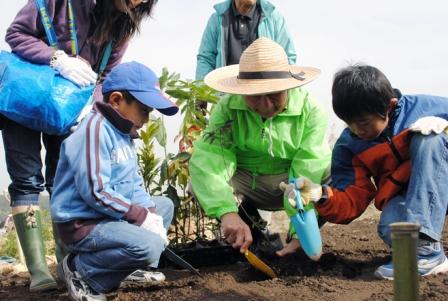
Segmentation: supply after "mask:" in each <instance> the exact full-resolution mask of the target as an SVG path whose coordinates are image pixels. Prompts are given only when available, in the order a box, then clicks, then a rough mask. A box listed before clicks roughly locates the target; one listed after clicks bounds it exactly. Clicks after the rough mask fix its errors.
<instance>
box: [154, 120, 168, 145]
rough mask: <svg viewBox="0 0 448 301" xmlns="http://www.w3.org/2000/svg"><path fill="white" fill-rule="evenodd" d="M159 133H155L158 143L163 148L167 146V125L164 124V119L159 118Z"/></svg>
mask: <svg viewBox="0 0 448 301" xmlns="http://www.w3.org/2000/svg"><path fill="white" fill-rule="evenodd" d="M156 123H157V131H156V132H155V138H156V139H157V142H159V144H160V145H161V146H163V147H165V146H166V128H165V124H164V123H163V119H162V118H158V119H157V121H156Z"/></svg>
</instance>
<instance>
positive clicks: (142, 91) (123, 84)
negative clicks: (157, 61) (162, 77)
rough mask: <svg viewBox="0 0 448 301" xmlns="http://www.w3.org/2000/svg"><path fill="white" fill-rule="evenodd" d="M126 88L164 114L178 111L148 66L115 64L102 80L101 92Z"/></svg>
mask: <svg viewBox="0 0 448 301" xmlns="http://www.w3.org/2000/svg"><path fill="white" fill-rule="evenodd" d="M120 90H126V91H128V92H129V93H130V94H131V95H132V96H134V97H135V98H136V99H137V100H138V101H140V102H141V103H142V104H144V105H145V106H148V107H151V108H154V109H156V110H158V111H159V112H160V113H162V114H164V115H174V114H176V113H177V111H179V108H178V107H177V106H176V104H175V103H173V102H172V101H170V100H169V99H168V98H167V97H165V96H164V95H163V93H162V91H160V87H159V78H158V77H157V75H156V74H155V73H154V72H153V71H152V70H151V69H149V68H148V67H146V66H145V65H143V64H140V63H137V62H129V63H122V64H120V65H117V66H115V67H114V68H113V69H112V71H111V72H110V73H109V74H108V75H107V76H106V79H105V80H104V82H103V88H102V92H103V94H106V93H108V92H112V91H120Z"/></svg>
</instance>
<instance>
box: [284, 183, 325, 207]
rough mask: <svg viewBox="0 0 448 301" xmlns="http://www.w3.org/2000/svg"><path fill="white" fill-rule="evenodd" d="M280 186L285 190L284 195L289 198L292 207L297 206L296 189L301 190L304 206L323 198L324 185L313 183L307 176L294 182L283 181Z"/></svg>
mask: <svg viewBox="0 0 448 301" xmlns="http://www.w3.org/2000/svg"><path fill="white" fill-rule="evenodd" d="M279 188H280V189H281V190H282V191H283V195H284V197H287V198H288V202H289V203H290V204H291V206H292V207H297V206H296V201H295V198H296V192H295V189H298V190H300V196H301V199H302V203H303V205H304V206H306V205H307V204H308V203H309V202H314V203H315V202H318V201H319V200H320V199H321V198H322V186H321V185H319V184H316V183H313V182H312V181H311V180H310V179H308V178H306V177H299V178H297V179H296V180H294V183H289V184H286V183H285V182H281V183H280V184H279Z"/></svg>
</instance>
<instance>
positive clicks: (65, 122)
mask: <svg viewBox="0 0 448 301" xmlns="http://www.w3.org/2000/svg"><path fill="white" fill-rule="evenodd" d="M35 3H36V7H37V8H38V10H39V12H40V15H41V20H42V22H43V23H44V28H45V30H46V34H47V37H48V40H49V42H50V44H51V45H52V46H53V47H54V48H56V49H57V40H56V34H55V32H54V28H53V26H52V24H51V22H49V21H48V20H49V18H48V14H47V12H46V7H45V2H44V1H43V0H35ZM69 9H71V1H69ZM69 15H71V16H73V14H69ZM69 23H70V24H69V25H70V32H71V34H72V42H73V43H72V44H73V47H72V48H73V52H75V54H76V53H77V51H78V50H77V41H76V29H75V26H74V20H73V19H70V20H69ZM111 50H112V44H111V43H109V44H108V45H107V48H106V50H105V51H104V55H103V58H102V60H101V64H100V68H99V73H101V72H102V71H104V69H105V67H106V65H107V61H108V59H109V56H110V53H111ZM94 90H95V85H90V86H87V87H83V88H81V87H79V86H77V85H76V84H74V83H72V82H71V81H69V80H68V79H65V78H64V77H62V76H60V75H59V73H58V72H57V71H55V70H54V69H53V68H51V67H50V66H48V65H37V64H33V63H30V62H28V61H26V60H24V59H22V58H20V57H19V56H18V55H16V54H14V53H10V52H6V51H1V52H0V114H3V115H4V116H6V117H8V118H9V119H12V120H14V121H15V122H17V123H19V124H21V125H23V126H26V127H28V128H31V129H33V130H37V131H41V132H44V133H46V134H51V135H62V134H66V133H68V132H69V130H70V128H71V127H72V126H73V125H74V124H75V123H76V119H77V117H78V116H79V114H80V113H81V111H82V109H83V108H84V107H85V106H86V105H87V104H89V103H90V102H91V101H92V95H93V92H94Z"/></svg>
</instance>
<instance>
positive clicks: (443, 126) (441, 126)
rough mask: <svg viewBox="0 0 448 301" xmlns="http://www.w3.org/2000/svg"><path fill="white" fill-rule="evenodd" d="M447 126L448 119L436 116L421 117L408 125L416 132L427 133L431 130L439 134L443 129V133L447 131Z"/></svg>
mask: <svg viewBox="0 0 448 301" xmlns="http://www.w3.org/2000/svg"><path fill="white" fill-rule="evenodd" d="M447 128H448V121H447V120H445V119H443V118H440V117H436V116H426V117H422V118H420V119H418V120H417V121H416V122H414V123H413V124H411V126H410V127H409V129H410V130H411V131H413V132H418V133H420V134H422V135H429V134H431V132H434V133H435V134H440V133H442V132H443V131H445V133H448V131H447Z"/></svg>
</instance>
